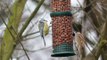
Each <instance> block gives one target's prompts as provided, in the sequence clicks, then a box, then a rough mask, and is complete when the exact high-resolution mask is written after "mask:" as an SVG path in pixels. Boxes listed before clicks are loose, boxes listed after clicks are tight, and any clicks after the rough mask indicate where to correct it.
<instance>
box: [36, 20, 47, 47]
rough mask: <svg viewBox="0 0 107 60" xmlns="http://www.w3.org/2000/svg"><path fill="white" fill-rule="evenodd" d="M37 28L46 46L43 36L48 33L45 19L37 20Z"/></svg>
mask: <svg viewBox="0 0 107 60" xmlns="http://www.w3.org/2000/svg"><path fill="white" fill-rule="evenodd" d="M38 28H39V32H40V35H41V37H42V38H43V41H44V45H45V46H46V42H45V38H44V36H46V35H47V34H48V33H49V26H48V24H47V21H46V20H45V19H41V20H40V21H39V24H38Z"/></svg>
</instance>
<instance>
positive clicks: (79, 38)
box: [74, 32, 86, 60]
mask: <svg viewBox="0 0 107 60" xmlns="http://www.w3.org/2000/svg"><path fill="white" fill-rule="evenodd" d="M74 41H75V48H76V50H77V55H78V56H79V59H80V60H82V58H83V57H84V52H85V51H84V49H85V43H86V42H85V38H84V36H83V35H82V33H80V32H77V33H75V40H74Z"/></svg>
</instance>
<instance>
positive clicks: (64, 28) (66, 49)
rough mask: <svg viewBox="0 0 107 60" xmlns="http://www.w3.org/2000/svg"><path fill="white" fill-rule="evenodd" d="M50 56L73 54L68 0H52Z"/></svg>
mask: <svg viewBox="0 0 107 60" xmlns="http://www.w3.org/2000/svg"><path fill="white" fill-rule="evenodd" d="M51 7H52V13H51V14H50V16H51V18H52V39H53V54H52V57H67V56H73V55H75V53H74V51H73V35H72V34H73V31H72V14H71V12H70V0H52V5H51Z"/></svg>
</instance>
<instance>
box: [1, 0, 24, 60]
mask: <svg viewBox="0 0 107 60" xmlns="http://www.w3.org/2000/svg"><path fill="white" fill-rule="evenodd" d="M25 3H26V0H16V2H15V3H14V5H13V7H12V15H11V16H10V19H9V22H8V24H7V26H8V27H7V26H6V27H7V28H6V30H5V33H4V36H3V42H2V45H1V47H0V60H9V59H10V57H11V56H12V53H13V50H14V48H15V46H16V37H17V36H16V33H18V26H19V23H20V20H21V16H22V14H23V9H24V6H25ZM14 29H15V32H14Z"/></svg>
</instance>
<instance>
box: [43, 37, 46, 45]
mask: <svg viewBox="0 0 107 60" xmlns="http://www.w3.org/2000/svg"><path fill="white" fill-rule="evenodd" d="M42 38H43V42H44V46H46V41H45V38H44V36H42Z"/></svg>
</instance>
